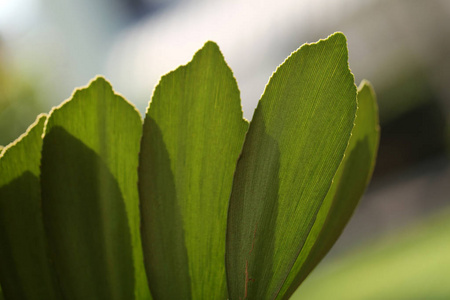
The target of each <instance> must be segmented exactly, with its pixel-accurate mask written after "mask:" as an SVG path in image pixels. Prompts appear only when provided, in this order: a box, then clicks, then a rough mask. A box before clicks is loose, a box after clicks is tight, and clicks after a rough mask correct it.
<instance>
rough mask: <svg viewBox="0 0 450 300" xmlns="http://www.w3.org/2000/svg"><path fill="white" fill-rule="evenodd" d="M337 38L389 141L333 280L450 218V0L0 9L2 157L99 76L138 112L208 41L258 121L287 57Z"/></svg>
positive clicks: (42, 3)
mask: <svg viewBox="0 0 450 300" xmlns="http://www.w3.org/2000/svg"><path fill="white" fill-rule="evenodd" d="M334 31H342V32H344V33H345V34H346V36H347V38H348V46H349V64H350V68H351V69H352V71H353V72H354V74H355V78H356V84H357V85H358V84H359V82H360V81H361V80H362V79H363V78H366V79H368V80H369V81H371V82H372V84H373V86H374V88H375V91H376V94H377V97H378V103H379V111H380V122H381V141H380V148H379V153H378V161H377V166H376V169H375V173H374V178H373V181H372V183H371V185H370V186H369V188H368V191H367V193H366V195H365V196H364V197H363V199H362V201H361V204H360V206H359V207H358V209H357V211H356V213H355V215H354V217H353V219H352V221H351V222H350V224H349V226H348V228H347V229H346V230H345V232H344V234H343V236H342V238H341V239H340V240H339V242H338V244H337V245H336V247H335V248H334V249H333V250H332V252H331V253H330V255H329V256H328V257H327V259H326V261H325V262H324V263H323V264H321V265H320V266H319V269H320V268H326V265H327V261H332V260H333V258H336V259H338V258H339V257H340V255H343V254H344V253H346V252H347V251H350V250H351V249H355V247H358V246H360V245H364V244H365V243H368V242H370V241H374V240H377V239H382V238H383V237H384V236H385V235H387V234H389V233H390V232H392V231H395V230H397V229H399V228H407V226H413V224H415V223H417V222H422V221H421V220H426V219H427V218H432V216H433V215H434V214H435V213H437V212H439V211H441V210H443V209H445V208H446V207H450V202H449V196H448V195H450V184H448V182H449V178H450V165H449V163H448V159H447V153H448V150H449V145H450V143H449V130H448V124H449V121H450V120H449V117H450V55H449V54H450V38H449V37H450V1H448V0H435V1H421V0H398V1H387V0H372V1H370V0H368V1H357V0H343V1H333V0H319V1H294V0H280V1H261V0H247V1H238V0H233V1H221V0H215V1H202V0H196V1H195V0H191V1H180V0H113V1H106V0H79V1H69V0H6V1H5V0H3V1H0V145H6V144H8V143H10V142H12V141H13V140H14V139H15V138H17V137H18V136H19V135H20V134H21V133H23V132H24V131H25V130H26V128H27V127H28V125H29V124H31V123H32V122H33V120H34V119H35V117H36V115H37V114H38V113H41V112H48V111H49V110H50V109H51V107H52V106H54V105H57V104H59V103H60V102H62V101H63V100H64V99H66V98H68V97H70V95H71V93H72V90H73V89H74V88H75V87H79V86H84V85H86V84H87V83H88V82H89V80H90V79H92V78H93V77H95V75H97V74H104V75H105V76H106V77H107V78H108V79H109V80H110V81H111V82H112V84H113V86H114V87H115V89H116V91H117V92H119V93H122V94H123V95H124V96H125V97H126V98H127V99H129V100H130V101H131V102H133V103H135V104H136V106H137V107H138V108H139V110H140V111H141V113H143V112H144V111H145V108H146V106H147V104H148V101H149V100H150V97H151V94H152V90H153V88H154V86H155V85H156V84H157V82H158V80H159V77H160V76H161V75H163V74H165V73H167V72H169V71H171V70H173V69H175V68H176V67H177V66H178V65H180V64H185V63H186V62H188V61H189V60H190V58H191V57H192V55H193V54H194V53H195V51H196V50H197V49H199V48H200V47H201V46H202V45H203V43H204V42H206V41H207V40H214V41H216V42H217V43H218V44H219V46H220V47H221V50H222V52H223V53H224V56H225V58H226V60H227V62H228V63H229V65H230V67H231V68H232V69H233V71H234V75H235V77H236V79H237V81H238V85H239V87H240V89H241V97H242V105H243V110H244V115H245V117H246V118H248V119H251V116H252V114H253V109H254V108H255V107H256V104H257V101H258V100H259V96H260V95H261V94H262V92H263V90H264V86H265V84H266V83H267V80H268V78H269V77H270V75H271V73H272V72H273V71H274V70H275V69H276V67H277V66H278V65H279V64H280V63H282V61H283V60H284V59H285V57H287V56H288V55H289V54H290V53H291V52H292V51H294V50H295V49H296V48H298V47H299V46H300V45H301V44H303V43H305V42H314V41H317V40H318V39H320V38H325V37H326V36H328V35H329V34H331V33H333V32H334ZM448 250H449V251H448V252H449V253H450V249H448ZM319 272H320V271H319ZM446 296H448V297H449V298H450V295H446ZM336 299H338V298H336ZM349 299H350V298H349ZM447 299H448V298H447Z"/></svg>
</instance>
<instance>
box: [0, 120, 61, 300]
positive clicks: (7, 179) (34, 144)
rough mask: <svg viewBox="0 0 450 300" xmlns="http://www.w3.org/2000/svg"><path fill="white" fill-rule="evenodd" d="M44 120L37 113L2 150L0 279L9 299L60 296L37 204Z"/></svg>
mask: <svg viewBox="0 0 450 300" xmlns="http://www.w3.org/2000/svg"><path fill="white" fill-rule="evenodd" d="M45 120H46V116H45V115H40V116H38V118H37V120H36V122H35V123H34V124H33V125H31V126H30V128H29V129H28V130H27V132H26V133H25V134H24V135H22V136H21V137H20V138H19V139H17V141H15V142H14V143H12V144H11V145H9V146H7V147H6V148H4V149H3V152H2V153H1V155H0V283H1V286H2V289H3V293H4V294H5V296H6V297H7V299H59V293H58V290H57V288H56V281H55V277H54V273H53V272H52V270H51V268H50V266H49V263H48V262H49V259H48V252H47V248H46V242H45V238H44V227H43V223H42V218H41V209H40V206H41V192H40V185H39V176H40V170H39V164H40V160H41V148H42V138H41V135H42V132H43V128H44V122H45ZM0 294H1V292H0Z"/></svg>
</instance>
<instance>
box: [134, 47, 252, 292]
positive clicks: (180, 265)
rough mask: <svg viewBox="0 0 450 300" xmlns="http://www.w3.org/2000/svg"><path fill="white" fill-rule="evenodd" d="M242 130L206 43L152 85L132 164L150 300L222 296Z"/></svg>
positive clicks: (222, 65) (226, 79) (235, 100)
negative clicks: (136, 159) (136, 172)
mask: <svg viewBox="0 0 450 300" xmlns="http://www.w3.org/2000/svg"><path fill="white" fill-rule="evenodd" d="M247 126H248V125H247V123H246V122H245V121H244V120H243V118H242V109H241V106H240V99H239V90H238V88H237V84H236V81H235V79H234V78H233V75H232V73H231V70H230V69H229V67H228V66H227V64H226V62H225V60H224V58H223V56H222V54H221V53H220V50H219V48H218V47H217V45H216V44H214V43H212V42H208V43H206V44H205V46H204V47H203V48H202V49H201V50H200V51H199V52H197V53H196V55H195V56H194V58H193V60H192V61H191V62H190V63H189V64H187V65H186V66H182V67H180V68H178V69H177V70H175V71H173V72H171V73H169V74H168V75H166V76H164V77H163V78H162V79H161V81H160V83H159V85H158V86H157V87H156V89H155V91H154V95H153V98H152V102H151V104H150V106H149V109H148V111H147V115H146V118H145V121H144V134H143V139H142V147H141V156H140V167H139V176H140V178H139V187H140V197H141V208H142V211H141V213H142V220H143V222H142V224H143V226H142V232H143V244H144V249H146V250H145V256H146V269H147V274H148V277H149V282H150V284H151V290H152V293H154V295H155V298H158V299H160V298H161V299H189V298H193V299H225V298H226V278H225V264H224V261H223V257H224V255H225V253H224V252H225V232H226V214H227V208H228V198H229V194H230V192H231V184H232V179H233V172H234V168H235V164H236V160H237V158H238V155H239V152H240V150H241V147H242V143H243V140H244V135H245V132H246V129H247ZM174 285H175V286H177V288H176V289H174V288H173V286H174Z"/></svg>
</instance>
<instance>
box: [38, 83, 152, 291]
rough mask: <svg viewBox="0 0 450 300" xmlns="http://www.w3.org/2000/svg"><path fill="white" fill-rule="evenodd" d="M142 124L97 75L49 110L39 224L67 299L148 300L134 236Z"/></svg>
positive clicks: (137, 215) (146, 287)
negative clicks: (60, 103)
mask: <svg viewBox="0 0 450 300" xmlns="http://www.w3.org/2000/svg"><path fill="white" fill-rule="evenodd" d="M141 134H142V121H141V118H140V116H139V113H138V112H137V110H136V109H135V108H134V107H133V106H132V105H131V104H130V103H128V102H127V101H125V100H124V99H123V98H122V97H121V96H119V95H117V94H115V93H114V92H113V90H112V88H111V85H110V84H109V83H108V82H107V81H106V80H105V79H103V78H101V77H98V78H96V79H95V80H94V81H92V82H91V83H90V85H89V86H88V87H87V88H83V89H80V90H77V91H76V92H75V93H74V95H73V96H72V98H71V99H70V100H69V101H66V102H64V103H63V104H62V105H61V106H59V107H57V108H55V109H53V110H52V112H51V114H50V116H49V119H48V121H47V124H46V128H45V137H44V143H43V152H42V166H41V169H42V174H41V182H42V195H43V203H42V209H43V216H44V225H45V229H46V232H47V235H48V241H49V246H50V250H51V254H52V260H53V261H54V264H55V268H56V270H57V272H58V277H59V282H60V286H61V289H62V292H63V294H64V297H65V298H66V299H148V298H150V294H149V290H148V286H147V280H146V276H145V270H144V264H143V256H142V247H141V242H140V234H139V224H140V218H139V205H138V190H137V181H138V179H137V167H138V153H139V141H140V137H141Z"/></svg>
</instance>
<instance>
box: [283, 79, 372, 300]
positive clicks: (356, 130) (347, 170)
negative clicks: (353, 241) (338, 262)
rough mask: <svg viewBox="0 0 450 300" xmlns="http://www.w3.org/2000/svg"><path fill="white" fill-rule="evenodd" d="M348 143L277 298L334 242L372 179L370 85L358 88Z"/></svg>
mask: <svg viewBox="0 0 450 300" xmlns="http://www.w3.org/2000/svg"><path fill="white" fill-rule="evenodd" d="M357 98H358V110H357V112H356V120H355V125H354V127H353V130H352V136H351V138H350V142H349V144H348V146H347V149H346V150H345V157H344V159H343V160H342V162H341V164H340V166H339V169H338V171H337V172H336V175H335V176H334V178H333V183H332V185H331V188H330V190H329V191H328V194H327V196H326V197H325V200H324V201H323V203H322V206H321V208H320V210H319V213H318V214H317V218H316V221H315V223H314V226H313V227H312V229H311V232H310V233H309V236H308V239H307V240H306V243H305V245H304V246H303V248H302V251H301V252H300V255H299V256H298V258H297V260H296V262H295V264H294V266H293V268H292V271H291V273H290V274H289V276H288V278H287V279H286V281H285V283H284V285H283V288H282V290H281V292H280V294H279V297H280V298H282V297H283V296H284V298H288V297H289V296H290V295H292V293H294V291H295V289H296V288H297V287H298V286H299V285H300V283H301V282H302V281H303V280H304V279H305V278H306V277H307V276H308V274H309V273H310V272H311V271H312V270H313V269H314V268H315V267H316V265H317V264H318V263H319V262H320V260H321V259H322V258H323V257H324V256H325V255H326V254H327V252H328V251H329V250H330V249H331V247H332V246H333V244H334V243H335V242H336V240H337V239H338V237H339V236H340V234H341V233H342V230H343V229H344V227H345V225H346V224H347V222H348V221H349V219H350V217H351V215H352V213H353V211H354V209H355V207H356V205H357V204H358V201H359V199H360V198H361V196H362V195H363V193H364V190H365V188H366V186H367V184H368V182H369V180H370V177H371V176H372V172H373V168H374V165H375V157H376V153H377V148H378V141H379V135H380V133H379V125H378V108H377V104H376V100H375V94H374V92H373V89H372V87H371V85H370V84H369V83H368V82H367V81H363V82H362V83H361V85H360V86H359V87H358V97H357Z"/></svg>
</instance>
